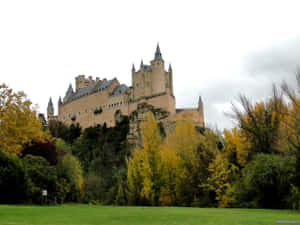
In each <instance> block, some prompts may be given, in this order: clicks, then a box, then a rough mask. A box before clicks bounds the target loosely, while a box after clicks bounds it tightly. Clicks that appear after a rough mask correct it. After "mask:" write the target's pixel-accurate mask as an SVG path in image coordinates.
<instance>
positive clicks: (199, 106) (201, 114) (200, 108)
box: [197, 96, 204, 127]
mask: <svg viewBox="0 0 300 225" xmlns="http://www.w3.org/2000/svg"><path fill="white" fill-rule="evenodd" d="M197 110H198V112H199V114H200V118H201V119H202V121H201V124H202V126H203V127H204V112H203V111H204V110H203V102H202V98H201V96H199V100H198V109H197Z"/></svg>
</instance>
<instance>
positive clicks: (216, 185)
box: [201, 152, 237, 208]
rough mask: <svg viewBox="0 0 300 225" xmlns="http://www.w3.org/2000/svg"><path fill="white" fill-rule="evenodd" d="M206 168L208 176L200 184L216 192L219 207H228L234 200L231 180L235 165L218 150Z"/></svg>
mask: <svg viewBox="0 0 300 225" xmlns="http://www.w3.org/2000/svg"><path fill="white" fill-rule="evenodd" d="M208 170H209V172H210V176H209V177H208V178H207V181H206V182H205V183H204V184H203V185H201V186H202V187H204V188H207V189H208V190H209V191H214V192H215V193H216V200H217V201H218V206H219V207H221V208H225V207H228V206H229V205H230V203H231V202H233V200H234V197H233V190H232V180H233V178H234V173H235V172H236V171H237V167H236V166H234V165H233V164H230V163H229V162H228V159H227V158H226V157H225V156H224V154H222V153H221V152H218V153H217V155H216V157H215V159H214V160H213V161H212V162H211V163H210V164H209V168H208Z"/></svg>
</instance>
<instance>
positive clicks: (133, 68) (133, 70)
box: [131, 63, 135, 72]
mask: <svg viewBox="0 0 300 225" xmlns="http://www.w3.org/2000/svg"><path fill="white" fill-rule="evenodd" d="M131 72H135V67H134V63H132V69H131Z"/></svg>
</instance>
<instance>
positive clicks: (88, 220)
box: [0, 204, 300, 225]
mask: <svg viewBox="0 0 300 225" xmlns="http://www.w3.org/2000/svg"><path fill="white" fill-rule="evenodd" d="M279 220H280V221H283V220H285V221H295V220H298V221H299V224H300V212H299V211H290V210H266V209H213V208H180V207H117V206H115V207H114V206H89V205H79V204H78V205H72V204H70V205H69V204H66V205H62V206H14V205H0V224H1V225H25V224H26V225H48V224H49V225H79V224H82V225H94V224H95V225H96V224H97V225H98V224H103V225H109V224H113V225H148V224H149V225H154V224H155V225H164V224H165V225H197V224H201V225H227V224H228V225H241V224H253V225H259V224H263V225H269V224H278V223H276V221H279Z"/></svg>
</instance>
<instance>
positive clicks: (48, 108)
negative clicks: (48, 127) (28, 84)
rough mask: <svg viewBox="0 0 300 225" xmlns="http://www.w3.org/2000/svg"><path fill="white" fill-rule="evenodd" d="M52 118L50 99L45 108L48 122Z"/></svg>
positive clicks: (52, 109) (52, 111) (52, 110)
mask: <svg viewBox="0 0 300 225" xmlns="http://www.w3.org/2000/svg"><path fill="white" fill-rule="evenodd" d="M53 116H54V107H53V103H52V98H51V97H50V99H49V102H48V107H47V118H48V120H50V119H51V118H53Z"/></svg>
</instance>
